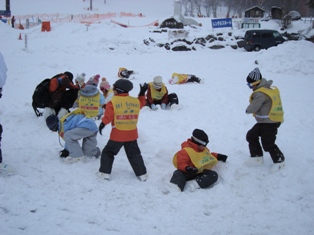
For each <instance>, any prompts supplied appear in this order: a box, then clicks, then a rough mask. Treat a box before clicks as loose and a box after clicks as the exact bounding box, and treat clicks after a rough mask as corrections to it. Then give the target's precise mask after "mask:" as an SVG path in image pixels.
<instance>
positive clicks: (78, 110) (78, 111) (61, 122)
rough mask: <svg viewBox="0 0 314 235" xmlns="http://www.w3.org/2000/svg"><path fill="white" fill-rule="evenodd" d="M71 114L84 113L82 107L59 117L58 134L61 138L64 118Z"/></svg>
mask: <svg viewBox="0 0 314 235" xmlns="http://www.w3.org/2000/svg"><path fill="white" fill-rule="evenodd" d="M72 114H84V115H85V111H84V110H82V109H75V110H73V111H72V112H70V113H68V114H66V115H64V116H63V117H62V118H60V120H59V123H60V131H59V135H60V137H61V138H62V139H63V137H64V126H63V123H64V121H65V120H66V118H67V117H68V116H70V115H72Z"/></svg>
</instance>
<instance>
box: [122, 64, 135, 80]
mask: <svg viewBox="0 0 314 235" xmlns="http://www.w3.org/2000/svg"><path fill="white" fill-rule="evenodd" d="M134 73H135V72H134V71H133V70H128V69H126V68H122V67H120V68H119V70H118V77H119V78H126V79H130V76H131V75H132V74H134Z"/></svg>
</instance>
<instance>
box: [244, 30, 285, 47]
mask: <svg viewBox="0 0 314 235" xmlns="http://www.w3.org/2000/svg"><path fill="white" fill-rule="evenodd" d="M284 41H285V39H284V38H283V37H282V36H281V34H280V33H279V32H278V31H276V30H268V29H250V30H247V31H246V32H245V36H244V48H245V50H247V51H253V50H254V51H259V50H261V49H268V48H270V47H273V46H277V45H278V44H281V43H283V42H284Z"/></svg>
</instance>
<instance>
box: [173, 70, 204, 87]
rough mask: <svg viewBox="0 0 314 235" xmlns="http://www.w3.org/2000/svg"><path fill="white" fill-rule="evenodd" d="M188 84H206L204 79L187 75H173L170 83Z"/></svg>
mask: <svg viewBox="0 0 314 235" xmlns="http://www.w3.org/2000/svg"><path fill="white" fill-rule="evenodd" d="M188 82H190V83H191V82H196V83H204V82H203V80H202V79H200V78H198V77H196V76H195V75H193V74H185V73H173V74H172V77H171V78H170V79H169V83H170V84H171V85H173V84H184V83H188Z"/></svg>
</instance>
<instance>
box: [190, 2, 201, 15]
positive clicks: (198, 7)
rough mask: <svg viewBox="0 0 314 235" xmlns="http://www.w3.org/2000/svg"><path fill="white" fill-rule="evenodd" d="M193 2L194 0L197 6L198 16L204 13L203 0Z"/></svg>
mask: <svg viewBox="0 0 314 235" xmlns="http://www.w3.org/2000/svg"><path fill="white" fill-rule="evenodd" d="M192 2H193V4H194V6H195V8H196V14H197V15H198V16H201V15H202V11H201V8H202V3H203V0H193V1H192Z"/></svg>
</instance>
